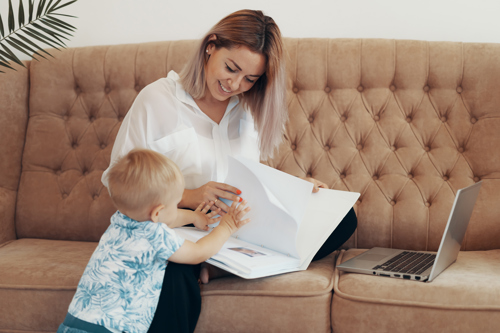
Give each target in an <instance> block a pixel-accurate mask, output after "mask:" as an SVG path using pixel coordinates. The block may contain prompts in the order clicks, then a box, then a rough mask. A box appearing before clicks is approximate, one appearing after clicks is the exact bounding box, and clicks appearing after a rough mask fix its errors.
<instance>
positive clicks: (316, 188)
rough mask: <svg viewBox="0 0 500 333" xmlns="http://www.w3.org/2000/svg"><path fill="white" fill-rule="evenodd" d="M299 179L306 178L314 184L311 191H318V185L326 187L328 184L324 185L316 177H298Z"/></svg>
mask: <svg viewBox="0 0 500 333" xmlns="http://www.w3.org/2000/svg"><path fill="white" fill-rule="evenodd" d="M300 179H303V180H307V181H308V182H310V183H313V184H314V187H313V193H316V192H318V191H319V188H320V187H321V188H328V185H326V184H325V183H323V182H321V181H319V180H317V179H314V178H311V177H300Z"/></svg>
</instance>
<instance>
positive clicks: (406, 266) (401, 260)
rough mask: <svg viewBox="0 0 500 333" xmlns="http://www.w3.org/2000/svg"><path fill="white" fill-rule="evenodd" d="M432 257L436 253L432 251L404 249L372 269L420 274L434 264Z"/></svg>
mask: <svg viewBox="0 0 500 333" xmlns="http://www.w3.org/2000/svg"><path fill="white" fill-rule="evenodd" d="M434 259H436V255H435V254H432V253H420V252H408V251H404V252H401V253H400V254H398V255H397V256H395V257H394V258H391V259H389V260H387V261H386V262H384V263H383V264H381V265H378V266H375V267H373V269H376V270H379V269H381V270H383V271H385V272H397V273H407V274H414V275H420V274H422V273H423V272H425V270H427V269H428V268H429V267H431V266H432V265H433V264H434Z"/></svg>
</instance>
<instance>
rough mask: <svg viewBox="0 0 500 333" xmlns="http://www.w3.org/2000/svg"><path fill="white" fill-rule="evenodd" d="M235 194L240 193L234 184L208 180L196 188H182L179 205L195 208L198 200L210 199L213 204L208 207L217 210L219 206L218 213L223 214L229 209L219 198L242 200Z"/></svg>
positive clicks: (208, 200)
mask: <svg viewBox="0 0 500 333" xmlns="http://www.w3.org/2000/svg"><path fill="white" fill-rule="evenodd" d="M237 194H241V191H240V190H239V189H237V188H236V187H234V186H231V185H227V184H224V183H217V182H208V183H206V184H205V185H203V186H201V187H198V188H197V189H194V190H187V189H186V190H184V193H183V195H182V200H181V202H180V203H179V207H187V208H191V209H195V208H196V207H198V205H199V204H200V202H210V201H212V202H213V205H212V206H211V207H210V209H211V210H217V208H220V209H221V211H220V213H221V214H222V215H223V214H225V213H226V212H227V211H228V210H229V206H228V205H226V204H225V203H224V202H223V201H221V200H220V199H221V198H224V199H228V200H231V201H235V202H240V201H242V199H241V198H240V197H239V196H237Z"/></svg>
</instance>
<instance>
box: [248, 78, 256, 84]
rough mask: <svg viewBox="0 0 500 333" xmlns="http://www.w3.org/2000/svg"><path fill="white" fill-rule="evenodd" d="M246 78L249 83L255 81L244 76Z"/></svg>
mask: <svg viewBox="0 0 500 333" xmlns="http://www.w3.org/2000/svg"><path fill="white" fill-rule="evenodd" d="M246 80H247V81H248V82H250V83H254V82H255V80H250V79H249V78H246Z"/></svg>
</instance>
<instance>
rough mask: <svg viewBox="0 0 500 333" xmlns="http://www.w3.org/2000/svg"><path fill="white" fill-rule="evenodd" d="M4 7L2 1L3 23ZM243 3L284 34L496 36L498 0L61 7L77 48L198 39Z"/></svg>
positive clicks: (204, 1)
mask: <svg viewBox="0 0 500 333" xmlns="http://www.w3.org/2000/svg"><path fill="white" fill-rule="evenodd" d="M12 1H13V4H14V5H15V7H16V9H17V6H18V3H19V0H12ZM25 3H27V1H26V0H25ZM7 8H8V1H7V0H0V14H2V18H3V20H4V25H5V23H6V19H7ZM243 8H250V9H261V10H263V11H264V13H265V14H267V15H269V16H271V17H273V18H274V20H275V21H276V22H277V23H278V25H279V26H280V29H281V31H282V34H283V35H284V36H286V37H327V38H339V37H353V38H396V39H419V40H433V41H434V40H443V41H463V42H493V43H500V19H498V13H500V1H498V0H476V1H472V0H418V1H416V0H412V1H408V0H342V1H341V0H252V1H243V0H212V1H209V0H175V1H174V0H79V1H78V2H76V3H74V4H72V5H70V6H68V7H66V8H65V9H64V10H62V13H66V14H71V15H75V16H78V18H77V19H66V20H67V22H68V23H71V24H73V25H74V26H76V27H77V28H78V30H77V31H76V33H75V35H74V37H73V38H72V39H71V41H69V42H68V43H67V44H68V46H69V47H77V46H87V45H106V44H122V43H140V42H147V41H160V40H175V39H197V38H200V37H201V36H202V35H203V34H204V33H205V32H206V31H207V30H208V29H209V28H210V27H211V26H212V25H214V24H215V23H216V22H217V21H218V20H220V19H221V18H222V17H224V16H225V15H227V14H229V13H231V12H233V11H236V10H238V9H243ZM16 15H17V14H16ZM23 59H26V57H24V58H23Z"/></svg>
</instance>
